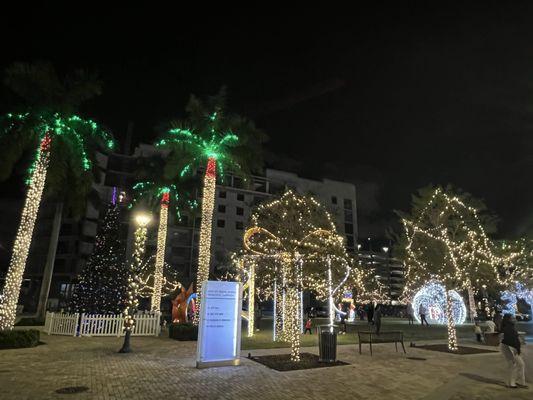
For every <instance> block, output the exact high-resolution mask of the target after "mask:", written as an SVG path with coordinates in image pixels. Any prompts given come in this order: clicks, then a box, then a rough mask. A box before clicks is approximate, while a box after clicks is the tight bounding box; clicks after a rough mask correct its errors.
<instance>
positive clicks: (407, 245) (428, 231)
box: [401, 187, 520, 351]
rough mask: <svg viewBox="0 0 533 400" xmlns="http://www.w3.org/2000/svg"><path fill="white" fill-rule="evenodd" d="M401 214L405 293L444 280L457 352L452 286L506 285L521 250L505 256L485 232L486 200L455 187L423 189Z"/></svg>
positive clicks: (452, 348)
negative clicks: (431, 281)
mask: <svg viewBox="0 0 533 400" xmlns="http://www.w3.org/2000/svg"><path fill="white" fill-rule="evenodd" d="M401 217H402V223H403V226H404V230H405V231H404V235H403V237H402V239H401V241H402V243H403V245H404V251H403V255H404V258H405V263H406V267H407V273H406V278H407V282H406V286H405V293H404V294H405V296H406V298H410V297H411V296H412V294H413V293H414V291H415V290H417V289H419V288H420V287H421V286H422V285H424V284H425V283H426V282H428V281H430V280H437V281H439V282H440V283H441V284H442V285H444V287H445V294H446V299H445V304H446V310H445V313H446V320H447V324H448V348H449V350H450V351H457V349H458V346H457V336H456V328H455V322H454V319H453V317H452V315H453V309H452V307H453V301H452V297H451V295H450V291H451V290H453V289H464V290H468V289H469V288H470V289H472V288H479V287H480V286H482V285H488V286H494V285H502V286H504V285H506V283H507V282H508V281H509V280H510V279H512V276H513V273H511V269H510V266H511V265H512V264H513V260H514V259H516V258H517V257H519V256H520V254H519V253H517V252H510V253H508V254H505V255H500V254H499V252H498V249H497V248H496V247H495V246H494V243H493V242H492V241H491V240H490V239H489V237H488V236H487V233H486V229H487V228H491V225H492V223H491V221H493V220H494V218H493V217H492V216H491V215H490V214H488V213H487V212H486V208H485V207H484V205H483V203H482V202H481V201H479V200H476V199H475V198H473V197H471V196H470V195H469V194H467V193H460V192H458V191H455V190H453V189H452V188H451V187H447V188H441V187H437V188H432V187H430V188H425V189H422V190H420V192H419V196H413V209H412V211H411V214H410V215H406V214H401ZM415 311H416V310H415Z"/></svg>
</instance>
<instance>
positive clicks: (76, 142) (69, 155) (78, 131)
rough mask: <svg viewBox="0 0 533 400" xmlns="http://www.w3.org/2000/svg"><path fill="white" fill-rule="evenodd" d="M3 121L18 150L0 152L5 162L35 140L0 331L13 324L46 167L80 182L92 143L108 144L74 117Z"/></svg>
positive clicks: (7, 136)
mask: <svg viewBox="0 0 533 400" xmlns="http://www.w3.org/2000/svg"><path fill="white" fill-rule="evenodd" d="M4 122H5V123H6V125H7V126H6V129H5V131H4V133H3V135H2V136H0V138H1V139H2V140H8V141H10V142H11V144H13V143H17V148H18V154H8V155H5V157H7V158H8V159H9V160H10V161H11V162H13V160H14V159H15V158H16V157H18V156H20V153H21V151H22V150H21V149H24V147H25V146H26V145H29V144H31V143H38V146H37V149H36V152H35V158H34V161H33V164H32V166H31V167H30V169H29V178H28V180H27V184H28V191H27V193H26V200H25V203H24V208H23V209H22V217H21V222H20V225H19V228H18V231H17V236H16V238H15V243H14V245H13V254H12V257H11V262H10V264H9V269H8V272H7V276H6V281H5V286H4V289H3V296H2V298H1V300H0V331H1V330H5V329H11V328H12V327H13V325H14V323H15V316H16V307H17V302H18V298H19V293H20V285H21V283H22V276H23V273H24V270H25V267H26V261H27V258H28V253H29V249H30V244H31V241H32V236H33V230H34V227H35V222H36V219H37V214H38V211H39V207H40V205H41V198H42V195H43V191H44V188H45V183H46V177H47V172H48V169H49V167H50V166H54V165H55V167H54V168H61V169H63V174H67V173H68V174H74V175H75V176H76V177H77V178H79V179H80V180H82V179H87V178H88V177H89V176H91V167H92V162H91V159H92V158H93V156H94V150H95V147H96V146H97V145H103V146H107V147H109V148H112V147H113V140H112V139H111V136H110V135H108V134H107V133H106V132H104V131H103V130H102V129H100V127H99V126H98V125H97V124H96V123H95V122H94V121H91V120H88V119H82V118H80V117H79V116H77V115H63V114H59V113H41V114H33V113H24V114H7V116H6V117H5V120H4ZM58 160H67V162H68V163H69V165H58V163H59V161H58ZM76 162H79V165H77V164H76ZM65 170H67V171H65Z"/></svg>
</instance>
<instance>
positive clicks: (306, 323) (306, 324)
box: [304, 318, 313, 335]
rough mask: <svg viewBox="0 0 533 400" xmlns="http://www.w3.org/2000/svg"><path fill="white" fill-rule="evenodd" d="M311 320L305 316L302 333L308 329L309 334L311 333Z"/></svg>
mask: <svg viewBox="0 0 533 400" xmlns="http://www.w3.org/2000/svg"><path fill="white" fill-rule="evenodd" d="M312 324H313V323H312V322H311V318H307V321H305V331H304V335H305V334H306V333H307V331H309V334H310V335H312V334H313V332H312V331H311V326H312Z"/></svg>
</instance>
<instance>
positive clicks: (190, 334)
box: [168, 324, 198, 340]
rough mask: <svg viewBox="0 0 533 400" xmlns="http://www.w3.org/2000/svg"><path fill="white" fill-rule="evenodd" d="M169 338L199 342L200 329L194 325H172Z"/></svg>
mask: <svg viewBox="0 0 533 400" xmlns="http://www.w3.org/2000/svg"><path fill="white" fill-rule="evenodd" d="M168 337H169V338H171V339H174V340H198V327H197V326H195V325H193V324H170V325H169V326H168Z"/></svg>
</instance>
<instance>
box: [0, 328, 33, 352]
mask: <svg viewBox="0 0 533 400" xmlns="http://www.w3.org/2000/svg"><path fill="white" fill-rule="evenodd" d="M39 338H40V332H39V331H38V330H35V329H29V330H12V331H0V349H17V348H23V347H35V346H37V345H38V344H39Z"/></svg>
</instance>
